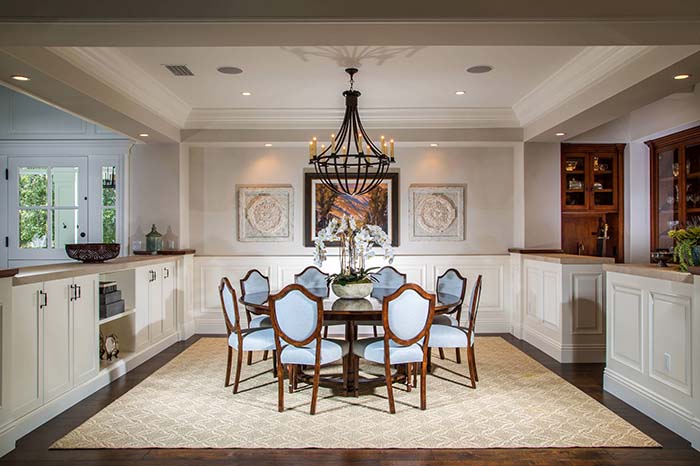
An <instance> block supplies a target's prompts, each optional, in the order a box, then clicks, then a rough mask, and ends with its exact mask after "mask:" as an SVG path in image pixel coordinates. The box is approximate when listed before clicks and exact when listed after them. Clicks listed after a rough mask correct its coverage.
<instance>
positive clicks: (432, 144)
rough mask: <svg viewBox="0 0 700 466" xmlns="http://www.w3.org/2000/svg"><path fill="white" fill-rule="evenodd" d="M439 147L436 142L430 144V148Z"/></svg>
mask: <svg viewBox="0 0 700 466" xmlns="http://www.w3.org/2000/svg"><path fill="white" fill-rule="evenodd" d="M437 146H438V144H437V143H436V142H431V143H430V147H437Z"/></svg>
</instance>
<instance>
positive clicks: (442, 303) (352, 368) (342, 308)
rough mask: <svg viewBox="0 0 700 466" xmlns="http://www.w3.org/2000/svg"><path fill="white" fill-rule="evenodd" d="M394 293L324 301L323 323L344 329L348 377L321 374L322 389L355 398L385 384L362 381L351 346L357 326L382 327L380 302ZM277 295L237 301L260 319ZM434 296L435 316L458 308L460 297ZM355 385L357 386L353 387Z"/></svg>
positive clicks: (308, 376)
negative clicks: (364, 390) (362, 388)
mask: <svg viewBox="0 0 700 466" xmlns="http://www.w3.org/2000/svg"><path fill="white" fill-rule="evenodd" d="M309 291H310V292H311V293H313V294H315V295H316V296H323V295H325V294H326V292H327V291H326V289H325V288H323V289H314V288H309ZM394 291H395V290H394V289H382V288H375V289H374V290H373V291H372V296H371V297H367V298H362V299H342V298H338V297H336V296H334V295H331V296H330V297H327V298H323V321H324V323H325V324H330V325H341V324H343V325H344V326H345V340H346V341H347V342H348V344H349V345H350V350H349V352H348V356H346V358H347V359H346V361H345V363H346V364H347V377H343V376H342V375H338V374H322V375H321V384H322V385H325V386H331V387H337V388H340V389H341V390H342V391H343V392H344V393H345V394H346V395H351V394H352V395H354V396H357V394H358V386H359V385H380V384H384V383H385V379H384V377H383V376H380V375H378V376H376V377H363V376H361V375H360V368H359V365H358V364H356V363H355V358H354V357H353V343H354V342H355V340H356V339H357V326H358V325H375V322H376V325H378V326H382V302H383V299H384V297H385V296H388V295H390V294H392V293H393V292H394ZM275 293H276V291H271V292H269V293H248V294H246V295H244V296H241V297H240V298H239V302H240V303H241V304H242V305H244V306H245V308H246V310H248V311H250V312H252V313H254V314H260V315H269V314H270V306H269V304H268V299H269V297H270V295H273V294H275ZM430 293H433V294H435V298H436V300H435V315H440V314H450V313H452V312H454V311H455V310H456V309H457V307H458V306H460V305H461V304H462V303H461V300H460V297H459V296H454V295H450V294H446V293H440V292H437V293H434V292H432V291H431V292H430ZM296 374H297V377H298V378H299V379H302V380H306V381H308V380H310V379H311V377H312V376H313V374H308V373H305V372H304V371H303V370H301V371H297V372H296ZM405 376H406V374H405V371H403V370H402V368H401V367H399V368H398V370H397V371H396V373H395V374H394V376H393V378H394V379H395V381H401V380H405ZM356 381H357V383H356Z"/></svg>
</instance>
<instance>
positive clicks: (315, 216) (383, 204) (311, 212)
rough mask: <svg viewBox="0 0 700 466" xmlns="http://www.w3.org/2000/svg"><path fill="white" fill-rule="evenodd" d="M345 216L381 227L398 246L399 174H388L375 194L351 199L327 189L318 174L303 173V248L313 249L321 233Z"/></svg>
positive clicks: (373, 191)
mask: <svg viewBox="0 0 700 466" xmlns="http://www.w3.org/2000/svg"><path fill="white" fill-rule="evenodd" d="M343 215H347V216H352V217H354V218H355V221H356V222H357V223H358V225H364V224H370V225H379V226H380V227H381V228H382V230H384V232H386V234H387V235H389V238H391V245H392V246H398V245H399V174H398V173H396V172H389V173H387V174H386V176H385V177H384V179H383V180H382V182H381V183H380V184H379V185H378V186H377V187H376V188H374V189H373V190H372V191H370V192H368V193H365V194H361V195H355V196H351V195H349V194H340V193H337V192H335V191H333V190H332V189H330V188H328V187H327V186H326V185H324V184H323V183H322V182H321V178H320V176H319V175H318V174H316V173H304V245H305V246H309V247H313V245H314V239H315V238H316V235H317V234H318V232H319V231H320V230H322V229H323V228H325V227H326V225H328V222H330V221H331V219H333V218H337V219H341V218H342V217H343ZM326 245H327V246H337V245H338V244H337V243H330V242H328V243H326Z"/></svg>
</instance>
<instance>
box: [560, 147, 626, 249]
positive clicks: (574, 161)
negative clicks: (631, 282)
mask: <svg viewBox="0 0 700 466" xmlns="http://www.w3.org/2000/svg"><path fill="white" fill-rule="evenodd" d="M624 149H625V144H562V145H561V212H562V219H561V220H562V221H561V228H562V234H561V238H562V249H563V250H564V252H566V253H570V254H584V255H600V254H601V253H602V255H603V256H606V257H615V259H616V261H618V262H622V261H623V260H624V247H623V238H624V235H623V228H624V215H623V211H624V208H623V202H622V200H623V165H622V163H623V153H624ZM604 224H607V225H608V238H609V239H608V240H606V241H605V242H604V246H603V250H602V251H600V250H599V249H600V247H599V245H598V236H599V234H598V232H599V230H600V228H601V226H602V225H604Z"/></svg>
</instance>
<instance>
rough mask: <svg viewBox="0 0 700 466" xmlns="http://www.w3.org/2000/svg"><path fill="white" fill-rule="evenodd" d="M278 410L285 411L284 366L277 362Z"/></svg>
mask: <svg viewBox="0 0 700 466" xmlns="http://www.w3.org/2000/svg"><path fill="white" fill-rule="evenodd" d="M277 411H279V412H280V413H281V412H282V411H284V368H283V367H282V363H281V362H278V363H277Z"/></svg>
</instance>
